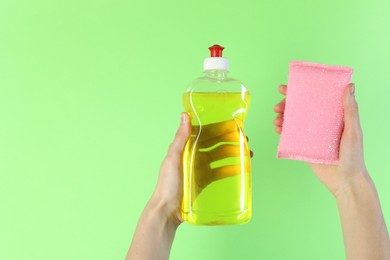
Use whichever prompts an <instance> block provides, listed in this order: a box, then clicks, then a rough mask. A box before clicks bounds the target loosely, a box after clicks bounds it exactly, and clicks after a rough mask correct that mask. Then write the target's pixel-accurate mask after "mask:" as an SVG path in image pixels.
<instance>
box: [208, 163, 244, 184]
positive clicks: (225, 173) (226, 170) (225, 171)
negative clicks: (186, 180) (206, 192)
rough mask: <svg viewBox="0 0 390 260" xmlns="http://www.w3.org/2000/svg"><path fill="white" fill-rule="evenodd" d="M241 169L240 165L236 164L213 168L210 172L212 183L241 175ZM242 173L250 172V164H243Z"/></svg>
mask: <svg viewBox="0 0 390 260" xmlns="http://www.w3.org/2000/svg"><path fill="white" fill-rule="evenodd" d="M241 171H242V167H241V164H236V165H228V166H223V167H219V168H215V169H213V170H212V174H213V177H214V178H213V181H217V180H220V179H223V178H226V177H231V176H236V175H239V174H242V173H241ZM244 172H245V173H249V172H250V164H249V163H245V164H244Z"/></svg>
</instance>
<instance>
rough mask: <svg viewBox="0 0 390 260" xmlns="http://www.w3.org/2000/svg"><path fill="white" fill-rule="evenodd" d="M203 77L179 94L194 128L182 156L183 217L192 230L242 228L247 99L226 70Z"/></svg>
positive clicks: (247, 173)
mask: <svg viewBox="0 0 390 260" xmlns="http://www.w3.org/2000/svg"><path fill="white" fill-rule="evenodd" d="M213 47H214V46H213ZM211 48H212V47H211ZM212 68H214V67H212ZM222 68H224V67H222ZM205 72H206V75H205V77H203V78H199V79H197V80H195V81H194V82H193V84H192V85H191V86H190V87H189V88H188V90H187V92H185V93H184V94H183V105H184V108H185V110H186V112H187V113H188V114H189V115H190V119H191V125H192V128H191V136H190V138H189V140H188V142H187V144H186V146H185V150H184V153H183V200H182V206H181V217H182V218H183V220H184V221H187V222H188V223H191V224H194V225H237V224H243V223H246V222H248V221H249V220H250V218H251V214H252V181H251V164H250V150H249V147H248V143H247V138H246V135H245V133H244V120H245V117H246V115H247V112H248V108H249V104H250V94H249V92H248V91H247V90H246V89H245V87H244V86H243V85H242V83H240V82H239V81H237V80H234V79H230V78H227V76H226V72H227V70H224V69H219V67H218V68H217V69H211V70H206V69H205ZM197 89H200V90H201V91H197ZM205 89H207V90H210V91H203V90H205Z"/></svg>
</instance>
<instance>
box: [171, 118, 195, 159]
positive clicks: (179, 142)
mask: <svg viewBox="0 0 390 260" xmlns="http://www.w3.org/2000/svg"><path fill="white" fill-rule="evenodd" d="M190 132H191V127H190V120H189V117H188V114H187V113H182V114H181V120H180V126H179V129H178V130H177V132H176V135H175V139H173V142H172V144H171V146H170V147H169V151H168V156H172V157H175V158H181V155H182V153H183V150H184V146H185V144H186V142H187V140H188V137H189V136H190Z"/></svg>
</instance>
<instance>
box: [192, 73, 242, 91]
mask: <svg viewBox="0 0 390 260" xmlns="http://www.w3.org/2000/svg"><path fill="white" fill-rule="evenodd" d="M193 91H196V92H215V91H218V92H221V91H224V92H249V91H248V89H247V88H246V86H245V85H244V83H243V82H242V81H240V80H238V79H235V78H231V77H220V78H215V77H208V76H203V77H198V78H196V79H194V80H193V81H191V82H190V83H189V84H188V85H187V90H186V92H193Z"/></svg>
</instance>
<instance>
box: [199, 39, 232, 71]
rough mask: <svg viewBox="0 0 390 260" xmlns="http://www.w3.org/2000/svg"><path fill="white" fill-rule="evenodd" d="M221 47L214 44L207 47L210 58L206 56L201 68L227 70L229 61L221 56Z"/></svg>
mask: <svg viewBox="0 0 390 260" xmlns="http://www.w3.org/2000/svg"><path fill="white" fill-rule="evenodd" d="M223 49H224V48H223V47H222V46H220V45H218V44H214V45H213V46H211V47H210V48H209V50H210V56H211V57H210V58H206V59H205V60H204V63H203V70H229V61H228V59H226V58H223V57H222V51H223Z"/></svg>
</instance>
